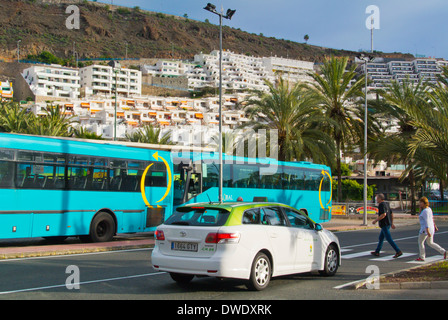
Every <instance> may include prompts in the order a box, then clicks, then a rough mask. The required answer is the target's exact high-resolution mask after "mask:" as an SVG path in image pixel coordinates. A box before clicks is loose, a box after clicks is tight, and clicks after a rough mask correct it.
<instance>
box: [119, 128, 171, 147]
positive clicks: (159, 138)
mask: <svg viewBox="0 0 448 320" xmlns="http://www.w3.org/2000/svg"><path fill="white" fill-rule="evenodd" d="M126 138H127V139H129V140H130V141H132V142H140V143H151V144H165V145H172V144H173V142H171V141H170V138H171V131H169V132H167V133H165V134H164V135H161V129H160V128H155V127H154V126H152V125H147V126H144V127H142V128H140V129H138V130H136V131H134V132H133V133H131V134H128V133H126Z"/></svg>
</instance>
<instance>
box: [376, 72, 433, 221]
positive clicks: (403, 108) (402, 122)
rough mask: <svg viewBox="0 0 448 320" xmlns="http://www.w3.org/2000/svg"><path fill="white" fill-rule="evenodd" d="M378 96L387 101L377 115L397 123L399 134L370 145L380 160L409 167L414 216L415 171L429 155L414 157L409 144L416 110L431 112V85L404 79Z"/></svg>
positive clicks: (383, 136)
mask: <svg viewBox="0 0 448 320" xmlns="http://www.w3.org/2000/svg"><path fill="white" fill-rule="evenodd" d="M377 92H378V94H379V95H380V96H381V97H382V98H383V99H384V103H382V104H378V109H377V111H378V112H379V113H380V114H383V115H384V117H389V118H391V119H395V120H396V121H397V124H398V127H399V131H398V132H397V133H395V134H388V135H386V134H383V135H382V136H381V137H379V138H378V139H377V141H375V142H374V143H372V144H371V145H370V148H369V151H370V153H371V154H372V155H373V156H374V157H375V158H376V159H378V160H379V159H383V160H385V159H386V160H388V161H398V162H401V163H404V164H406V167H407V169H406V170H405V171H404V172H403V174H402V176H401V179H402V180H403V179H405V178H406V177H408V179H409V183H410V189H411V212H412V213H415V210H416V206H415V189H416V188H415V181H416V179H415V169H416V168H421V167H422V166H425V162H426V161H425V158H426V155H424V154H423V153H422V152H419V153H418V154H417V155H416V156H415V154H414V155H411V154H410V150H409V142H410V141H411V139H412V138H413V137H414V135H415V134H416V127H415V124H414V119H415V110H427V109H428V107H429V106H428V103H427V102H426V99H427V98H426V97H427V94H428V85H427V84H426V83H424V82H423V81H419V82H418V83H413V82H412V81H411V80H410V79H404V80H403V81H402V82H398V81H393V82H392V83H391V84H390V85H389V86H387V87H386V88H385V89H383V90H378V91H377ZM413 112H414V115H413ZM426 163H429V162H426Z"/></svg>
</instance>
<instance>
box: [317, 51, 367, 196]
mask: <svg viewBox="0 0 448 320" xmlns="http://www.w3.org/2000/svg"><path fill="white" fill-rule="evenodd" d="M347 64H348V57H342V58H336V57H331V58H329V59H327V61H325V62H324V64H323V65H322V67H321V70H320V73H317V72H313V73H309V75H310V76H311V77H312V79H313V80H314V82H313V83H310V84H309V90H310V92H311V93H312V94H313V95H314V97H315V99H316V100H317V104H318V105H319V106H320V107H321V108H322V111H323V113H324V115H325V116H326V117H327V118H328V119H330V120H331V121H329V122H328V123H327V130H328V133H329V134H330V136H331V137H332V138H333V140H334V142H335V144H336V170H337V176H338V201H341V200H342V180H341V178H342V174H341V152H343V151H344V150H345V145H346V143H349V142H351V143H354V142H355V141H357V140H358V139H359V137H362V136H363V133H362V132H363V127H364V126H363V121H360V120H359V118H357V117H356V116H355V115H356V114H360V111H359V110H357V109H359V108H358V106H357V105H356V102H357V100H358V98H360V97H362V96H363V92H362V89H363V87H364V80H365V79H364V77H360V78H359V79H356V78H355V77H356V75H357V73H356V72H355V68H356V66H355V65H353V66H352V67H351V68H350V69H348V71H347ZM361 119H363V117H361Z"/></svg>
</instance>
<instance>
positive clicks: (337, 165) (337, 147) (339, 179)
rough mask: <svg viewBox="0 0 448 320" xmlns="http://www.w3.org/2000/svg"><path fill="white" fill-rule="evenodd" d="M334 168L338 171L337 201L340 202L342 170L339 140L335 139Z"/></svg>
mask: <svg viewBox="0 0 448 320" xmlns="http://www.w3.org/2000/svg"><path fill="white" fill-rule="evenodd" d="M336 152H337V154H336V170H337V173H338V202H342V170H341V141H339V139H337V141H336Z"/></svg>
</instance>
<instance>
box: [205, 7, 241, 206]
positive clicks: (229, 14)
mask: <svg viewBox="0 0 448 320" xmlns="http://www.w3.org/2000/svg"><path fill="white" fill-rule="evenodd" d="M204 9H205V10H207V11H210V12H211V13H214V14H216V15H218V16H219V148H218V152H219V183H218V185H219V194H218V201H219V203H222V201H223V198H222V180H223V161H222V18H225V19H229V20H230V19H232V17H233V15H234V14H235V12H236V10H232V9H227V12H226V15H224V9H221V12H218V11H217V10H216V6H215V5H214V4H211V3H207V5H206V6H205V8H204Z"/></svg>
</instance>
